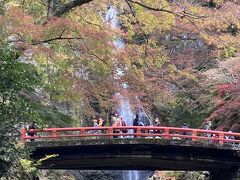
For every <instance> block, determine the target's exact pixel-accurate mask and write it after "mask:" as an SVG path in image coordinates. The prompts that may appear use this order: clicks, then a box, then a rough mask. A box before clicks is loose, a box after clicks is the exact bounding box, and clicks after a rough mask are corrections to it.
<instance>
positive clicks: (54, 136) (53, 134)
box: [52, 129, 57, 139]
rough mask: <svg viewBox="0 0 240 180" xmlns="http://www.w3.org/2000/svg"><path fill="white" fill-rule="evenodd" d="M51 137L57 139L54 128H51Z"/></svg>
mask: <svg viewBox="0 0 240 180" xmlns="http://www.w3.org/2000/svg"><path fill="white" fill-rule="evenodd" d="M52 137H53V139H57V130H56V129H53V130H52Z"/></svg>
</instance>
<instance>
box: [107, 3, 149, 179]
mask: <svg viewBox="0 0 240 180" xmlns="http://www.w3.org/2000/svg"><path fill="white" fill-rule="evenodd" d="M118 14H119V12H118V10H117V9H116V8H114V7H113V6H112V5H110V4H108V5H107V12H106V16H105V19H104V22H107V23H109V24H110V25H111V28H113V29H115V28H119V25H118V19H117V16H118ZM113 45H114V46H115V47H116V49H123V48H125V44H124V41H123V40H122V38H121V37H113ZM115 65H116V68H115V69H116V74H115V78H116V79H117V78H118V77H121V76H122V75H124V69H121V68H118V67H117V64H115ZM120 87H122V90H123V91H127V88H128V84H127V83H123V84H121V85H120ZM115 97H117V99H118V100H119V107H118V113H119V115H120V116H121V117H122V118H123V119H124V121H125V122H126V124H127V125H130V126H131V125H133V119H134V113H133V111H132V108H131V105H130V102H129V99H128V97H126V96H123V95H122V94H121V93H120V92H118V93H117V94H116V95H115ZM139 113H140V114H139V115H140V118H142V119H143V118H144V117H146V116H145V112H144V110H143V108H142V107H141V108H139ZM147 119H148V118H147ZM149 123H150V122H149ZM125 138H127V137H125ZM148 175H149V171H137V170H133V171H123V172H122V178H123V180H146V179H147V177H148Z"/></svg>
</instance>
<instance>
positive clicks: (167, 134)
mask: <svg viewBox="0 0 240 180" xmlns="http://www.w3.org/2000/svg"><path fill="white" fill-rule="evenodd" d="M164 139H169V128H165V129H164Z"/></svg>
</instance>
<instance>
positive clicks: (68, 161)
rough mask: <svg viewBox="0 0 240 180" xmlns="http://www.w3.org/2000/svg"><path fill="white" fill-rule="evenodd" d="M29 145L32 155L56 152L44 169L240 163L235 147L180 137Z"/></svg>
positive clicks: (209, 166) (218, 168)
mask: <svg viewBox="0 0 240 180" xmlns="http://www.w3.org/2000/svg"><path fill="white" fill-rule="evenodd" d="M27 145H28V146H30V147H33V148H34V149H35V150H34V151H33V154H32V156H31V157H32V158H33V159H36V160H39V159H42V158H44V157H45V156H46V155H53V154H54V155H57V156H56V157H53V158H49V159H46V160H44V161H43V162H42V164H41V166H40V168H42V169H96V170H97V169H116V170H117V169H118V170H156V169H158V170H193V171H202V170H207V171H221V170H227V169H232V168H236V167H239V166H240V157H239V155H238V151H237V150H235V149H234V148H229V147H219V146H215V145H212V144H201V143H200V142H197V143H196V142H195V143H194V144H192V143H190V142H189V143H187V142H186V141H184V142H183V141H181V140H178V141H173V140H171V141H167V140H161V139H91V140H72V141H51V142H47V141H46V142H31V143H27ZM203 145H205V147H204V146H203Z"/></svg>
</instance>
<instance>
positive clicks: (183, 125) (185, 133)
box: [181, 123, 188, 135]
mask: <svg viewBox="0 0 240 180" xmlns="http://www.w3.org/2000/svg"><path fill="white" fill-rule="evenodd" d="M181 128H185V129H186V128H188V126H187V124H186V123H183V124H182V127H181ZM182 135H188V132H186V131H183V132H182Z"/></svg>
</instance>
